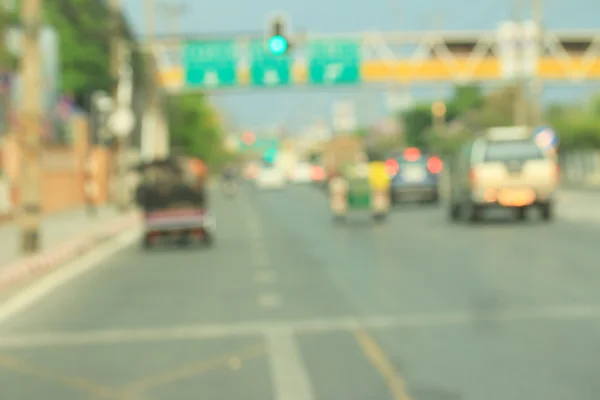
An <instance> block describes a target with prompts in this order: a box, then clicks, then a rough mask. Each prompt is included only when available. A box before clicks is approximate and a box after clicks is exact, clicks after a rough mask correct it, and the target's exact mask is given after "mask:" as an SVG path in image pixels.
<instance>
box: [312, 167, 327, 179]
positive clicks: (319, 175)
mask: <svg viewBox="0 0 600 400" xmlns="http://www.w3.org/2000/svg"><path fill="white" fill-rule="evenodd" d="M311 176H312V179H313V181H322V180H323V179H324V178H325V170H324V169H323V168H321V167H313V168H312V171H311Z"/></svg>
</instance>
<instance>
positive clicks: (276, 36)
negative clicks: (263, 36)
mask: <svg viewBox="0 0 600 400" xmlns="http://www.w3.org/2000/svg"><path fill="white" fill-rule="evenodd" d="M267 47H268V48H269V51H270V52H271V54H273V55H275V56H281V55H284V54H287V53H288V51H289V50H290V42H289V39H288V34H287V29H286V24H285V22H284V20H283V19H282V18H276V19H274V20H273V21H272V22H271V25H270V31H269V36H268V42H267Z"/></svg>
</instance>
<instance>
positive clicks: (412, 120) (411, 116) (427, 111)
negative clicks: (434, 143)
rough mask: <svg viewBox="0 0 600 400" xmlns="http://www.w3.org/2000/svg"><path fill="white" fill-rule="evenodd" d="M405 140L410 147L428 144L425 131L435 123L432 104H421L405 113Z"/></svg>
mask: <svg viewBox="0 0 600 400" xmlns="http://www.w3.org/2000/svg"><path fill="white" fill-rule="evenodd" d="M403 117H404V140H405V144H406V145H407V146H410V147H422V146H424V145H425V144H426V142H427V141H426V137H425V132H426V131H427V130H428V129H429V128H430V127H431V125H432V123H433V119H432V115H431V104H419V105H417V106H415V107H414V108H413V109H412V110H408V111H406V112H405V113H404V115H403Z"/></svg>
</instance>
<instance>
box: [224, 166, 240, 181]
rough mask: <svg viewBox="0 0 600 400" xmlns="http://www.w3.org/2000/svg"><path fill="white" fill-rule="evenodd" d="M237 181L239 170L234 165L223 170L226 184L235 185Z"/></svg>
mask: <svg viewBox="0 0 600 400" xmlns="http://www.w3.org/2000/svg"><path fill="white" fill-rule="evenodd" d="M236 180H237V170H236V168H235V167H234V166H233V165H228V166H227V167H225V169H224V170H223V182H224V183H235V181H236Z"/></svg>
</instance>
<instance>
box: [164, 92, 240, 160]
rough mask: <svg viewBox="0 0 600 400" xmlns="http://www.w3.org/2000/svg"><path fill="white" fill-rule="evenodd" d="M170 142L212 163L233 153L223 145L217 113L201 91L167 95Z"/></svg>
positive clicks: (186, 152) (188, 153)
mask: <svg viewBox="0 0 600 400" xmlns="http://www.w3.org/2000/svg"><path fill="white" fill-rule="evenodd" d="M166 103H167V112H168V116H169V132H170V134H171V142H172V143H171V145H172V146H173V147H178V148H181V149H183V152H184V153H185V154H186V155H189V156H194V157H199V158H201V159H202V160H204V161H205V162H207V163H208V164H209V165H211V166H215V165H218V164H221V163H223V162H225V161H226V160H227V159H228V157H229V156H230V155H229V153H228V152H227V151H225V150H224V148H223V135H222V131H221V124H220V121H219V117H218V115H217V114H216V113H215V111H214V109H213V108H212V107H211V106H210V104H209V103H208V101H207V99H206V97H205V96H204V95H202V94H184V95H180V96H171V97H169V98H168V99H167V102H166Z"/></svg>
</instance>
